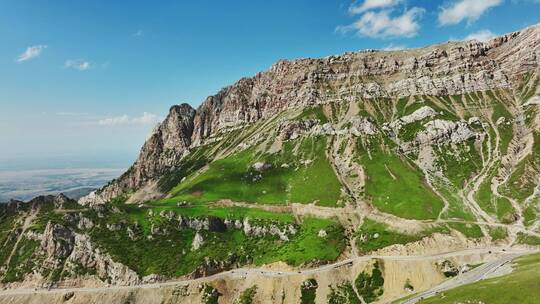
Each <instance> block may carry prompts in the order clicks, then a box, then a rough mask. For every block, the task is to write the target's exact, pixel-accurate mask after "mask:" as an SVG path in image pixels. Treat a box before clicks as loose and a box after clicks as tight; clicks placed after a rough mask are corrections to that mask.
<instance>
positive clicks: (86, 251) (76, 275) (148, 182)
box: [0, 25, 540, 303]
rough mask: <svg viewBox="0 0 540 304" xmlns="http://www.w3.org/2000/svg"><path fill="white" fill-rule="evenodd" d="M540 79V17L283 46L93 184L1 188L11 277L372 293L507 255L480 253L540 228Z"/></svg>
mask: <svg viewBox="0 0 540 304" xmlns="http://www.w3.org/2000/svg"><path fill="white" fill-rule="evenodd" d="M539 83H540V25H535V26H532V27H529V28H526V29H524V30H522V31H519V32H514V33H510V34H507V35H504V36H501V37H498V38H495V39H492V40H490V41H488V42H485V43H484V42H478V41H466V42H449V43H446V44H442V45H434V46H429V47H426V48H420V49H410V50H404V51H391V52H383V51H375V50H368V51H362V52H355V53H346V54H343V55H338V56H329V57H325V58H320V59H299V60H293V61H285V60H283V61H279V62H277V63H276V64H274V65H273V66H272V67H271V68H270V69H269V70H268V71H265V72H261V73H258V74H257V75H255V76H253V77H249V78H242V79H240V80H239V81H238V82H236V83H235V84H233V85H231V86H229V87H226V88H224V89H222V90H221V91H219V92H218V93H217V94H216V95H213V96H210V97H208V98H207V99H206V100H205V101H204V102H203V103H202V104H201V105H200V106H199V107H198V108H197V109H194V108H192V107H191V106H190V105H188V104H181V105H174V106H172V107H171V108H170V111H169V114H168V115H167V117H166V118H165V120H164V121H163V122H162V123H160V124H159V125H158V126H157V127H156V128H155V129H154V131H153V132H152V134H151V135H150V136H149V137H148V139H147V141H146V142H145V144H144V145H143V147H142V149H141V152H140V155H139V157H138V159H137V160H136V161H135V163H134V164H133V165H132V166H131V167H130V168H129V170H128V171H127V172H125V173H124V174H123V175H122V176H121V177H119V178H118V179H116V180H113V181H111V182H110V183H109V184H108V185H106V186H105V187H103V188H102V189H99V190H97V191H95V192H93V193H91V194H89V195H88V196H85V197H83V198H81V199H80V200H79V201H78V203H77V202H75V201H73V200H70V199H68V198H67V197H65V196H62V195H60V196H55V197H54V196H46V197H39V198H36V199H34V200H32V201H30V202H27V203H22V202H12V203H9V204H7V205H5V206H0V207H2V208H1V216H2V221H1V223H2V224H1V225H2V229H0V230H1V233H0V244H2V245H1V247H0V264H1V265H3V266H2V268H0V277H1V278H2V282H3V284H4V286H5V287H6V288H10V289H15V288H22V287H26V286H36V285H41V284H50V283H51V282H56V283H59V284H62V285H61V286H89V285H92V286H98V287H96V288H95V289H94V290H92V291H95V292H90V295H88V294H86V295H85V297H86V298H85V297H83V296H81V294H80V293H79V291H77V290H71V289H67V290H66V291H65V293H64V294H63V297H64V299H67V300H69V301H72V302H80V303H83V301H89V300H88V299H98V297H100V296H102V295H103V293H102V292H103V290H102V289H100V288H101V287H99V286H104V284H111V285H112V286H113V287H111V289H110V290H108V292H107V293H106V295H107V299H106V300H105V299H101V300H103V301H106V302H107V301H108V302H121V301H128V302H129V301H140V302H144V300H143V299H154V300H155V301H157V302H156V303H175V301H184V302H203V303H217V301H218V300H219V301H220V303H231V302H233V301H239V303H251V302H250V301H255V302H257V303H258V302H268V299H272V300H271V301H270V302H279V301H278V299H281V302H283V303H298V302H299V301H300V302H301V303H314V302H316V303H326V302H327V301H328V302H329V303H360V302H361V301H363V302H366V303H369V302H375V301H379V302H389V301H393V300H396V299H398V298H400V297H402V296H407V295H410V294H412V293H413V292H417V291H423V290H427V289H429V288H431V287H433V286H434V285H436V284H438V283H440V282H442V281H443V280H444V279H445V278H446V277H452V276H456V275H459V274H461V273H463V272H466V271H484V269H487V270H489V271H491V270H493V269H489V268H487V267H489V266H490V265H495V264H490V263H488V264H486V265H487V266H485V267H484V268H479V270H474V269H473V268H474V267H476V266H477V264H479V263H483V262H486V261H492V260H493V259H496V258H497V257H502V256H505V255H507V254H514V253H516V254H517V253H519V254H523V253H528V252H532V251H533V250H536V249H538V247H537V246H539V245H540V217H539V216H538V214H539V213H540V187H539V186H538V185H540V112H539V105H540V86H539ZM384 256H386V258H385V257H384ZM388 256H389V257H388ZM327 264H328V265H327ZM325 265H327V266H325ZM227 271H228V272H227ZM210 275H214V276H211V277H209V278H207V279H204V280H194V278H199V277H202V276H205V277H206V276H210ZM173 279H176V280H179V279H182V281H181V282H177V283H174V284H173V283H167V284H164V283H160V282H163V281H167V280H173ZM146 283H148V284H150V283H155V285H152V286H159V287H160V290H158V291H156V290H155V289H156V288H153V289H152V287H141V286H140V285H141V284H146ZM160 284H161V285H160ZM117 285H130V286H134V287H131V288H132V289H121V288H116V287H115V286H117ZM41 296H42V297H43V300H44V301H45V300H50V298H48V294H47V293H44V294H43V295H41ZM0 297H2V294H0ZM32 297H34V298H32ZM35 297H36V296H35V295H28V294H23V295H21V296H20V297H14V298H13V300H14V301H15V303H18V302H17V301H19V302H21V303H22V302H25V301H29V299H31V298H32V299H34V300H35V299H36V298H35ZM83 299H84V300H83ZM241 301H247V302H241Z"/></svg>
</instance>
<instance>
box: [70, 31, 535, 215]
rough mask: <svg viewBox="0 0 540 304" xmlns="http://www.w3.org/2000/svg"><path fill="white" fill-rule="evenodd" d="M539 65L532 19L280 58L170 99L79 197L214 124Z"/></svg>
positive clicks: (189, 143) (136, 173)
mask: <svg viewBox="0 0 540 304" xmlns="http://www.w3.org/2000/svg"><path fill="white" fill-rule="evenodd" d="M539 66H540V25H535V26H532V27H529V28H527V29H524V30H523V31H520V32H514V33H510V34H507V35H504V36H501V37H498V38H495V39H492V40H491V41H488V42H485V43H483V42H478V41H467V42H449V43H445V44H441V45H435V46H430V47H426V48H421V49H411V50H404V51H395V52H382V51H362V52H355V53H345V54H343V55H339V56H329V57H325V58H320V59H299V60H293V61H287V60H281V61H279V62H277V63H276V64H274V65H273V66H272V67H271V68H270V69H269V70H268V71H265V72H261V73H258V74H257V75H255V76H253V77H250V78H242V79H240V80H239V81H238V82H236V83H235V84H233V85H231V86H229V87H226V88H224V89H222V90H221V91H220V92H218V93H217V94H216V95H213V96H210V97H208V98H207V99H206V100H205V101H204V102H203V103H202V104H201V105H200V106H199V108H198V109H197V110H194V109H193V108H191V107H190V106H189V105H187V104H182V105H179V106H173V107H172V108H171V111H170V113H169V115H168V116H167V118H166V119H165V120H164V121H163V123H161V124H160V125H159V126H158V127H157V128H156V130H155V131H154V132H153V133H152V135H151V136H150V137H149V139H148V140H147V142H146V143H145V144H144V146H143V147H142V149H141V153H140V156H139V158H138V159H137V161H136V162H135V163H134V164H133V166H132V167H131V168H130V169H129V170H128V171H127V172H126V173H125V174H124V175H122V176H121V177H120V178H119V179H117V180H115V181H113V182H111V183H110V184H109V185H107V186H106V187H105V188H104V189H102V190H100V191H99V192H98V194H97V195H96V194H92V195H91V196H89V197H85V198H82V199H81V201H80V202H81V203H83V204H91V203H99V202H101V203H103V202H105V201H107V200H110V199H111V198H113V197H115V196H116V195H118V194H120V193H123V192H127V191H133V190H136V189H139V188H141V187H142V186H144V185H146V184H148V182H149V181H152V180H155V179H157V178H158V177H159V176H160V175H162V174H163V173H164V172H167V171H168V170H170V168H172V167H173V166H174V165H175V164H177V163H178V162H179V161H180V159H181V158H182V156H184V155H185V154H187V153H189V150H190V148H192V147H194V146H197V145H200V144H202V143H204V141H205V139H206V138H208V137H209V136H211V135H212V134H214V133H216V132H218V131H219V130H222V129H225V128H228V127H234V126H238V125H241V124H245V123H252V122H255V121H257V120H259V119H261V118H268V117H271V116H273V115H275V114H277V113H279V112H281V111H283V110H285V109H289V108H294V107H305V106H309V105H312V104H321V103H327V102H332V101H337V100H352V99H358V98H364V99H367V98H381V97H387V98H392V97H404V96H412V95H435V96H441V95H456V94H463V93H467V92H474V91H483V90H489V89H494V88H510V87H512V86H513V85H514V79H516V76H518V75H521V74H523V73H525V72H526V71H529V70H532V69H536V68H538V67H539Z"/></svg>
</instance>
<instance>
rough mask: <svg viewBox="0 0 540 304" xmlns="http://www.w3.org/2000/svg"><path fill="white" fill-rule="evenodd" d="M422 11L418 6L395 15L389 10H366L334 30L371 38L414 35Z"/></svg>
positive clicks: (418, 26)
mask: <svg viewBox="0 0 540 304" xmlns="http://www.w3.org/2000/svg"><path fill="white" fill-rule="evenodd" d="M424 13H425V10H424V9H423V8H420V7H413V8H411V9H407V10H405V11H404V12H403V13H402V14H401V15H397V16H393V15H392V11H391V10H382V11H380V12H374V11H368V12H366V13H364V14H363V15H362V16H361V17H360V19H359V20H357V21H356V22H355V23H353V24H351V25H347V26H339V27H337V29H336V30H337V31H338V32H342V33H347V32H351V31H353V32H356V34H358V35H360V36H366V37H371V38H396V37H414V36H416V34H418V31H419V30H420V24H419V20H420V19H421V18H422V16H423V15H424Z"/></svg>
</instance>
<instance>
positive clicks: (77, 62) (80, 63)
mask: <svg viewBox="0 0 540 304" xmlns="http://www.w3.org/2000/svg"><path fill="white" fill-rule="evenodd" d="M64 67H65V68H68V69H75V70H79V71H86V70H89V69H91V68H92V67H93V65H92V63H90V62H89V61H86V60H84V59H68V60H66V62H64Z"/></svg>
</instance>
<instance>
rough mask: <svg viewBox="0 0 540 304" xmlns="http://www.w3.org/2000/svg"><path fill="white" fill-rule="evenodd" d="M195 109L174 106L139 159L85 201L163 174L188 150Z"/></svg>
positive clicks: (106, 196)
mask: <svg viewBox="0 0 540 304" xmlns="http://www.w3.org/2000/svg"><path fill="white" fill-rule="evenodd" d="M194 118H195V110H194V109H193V108H192V107H191V106H190V105H188V104H185V103H184V104H181V105H175V106H172V107H171V109H170V111H169V114H168V115H167V117H166V118H165V120H164V121H163V122H162V123H160V124H159V125H157V126H156V127H155V128H154V130H153V131H152V133H151V134H150V136H149V137H148V139H147V140H146V142H145V144H144V145H143V147H142V148H141V152H140V154H139V157H138V159H137V161H136V162H135V163H134V164H133V165H132V166H131V168H129V170H128V171H127V172H126V173H124V174H123V175H122V176H121V177H119V178H118V179H117V180H114V181H112V182H111V183H110V184H109V185H107V186H106V187H105V188H104V189H102V191H98V194H97V195H96V194H95V193H92V194H90V195H89V196H86V197H83V198H81V200H80V202H81V203H83V204H95V203H102V202H105V201H107V200H110V199H111V198H114V197H115V196H117V195H119V194H121V193H123V192H125V191H128V190H132V189H137V188H139V187H141V186H143V185H144V184H145V183H146V182H147V181H149V180H151V179H153V178H156V177H159V176H160V175H161V174H163V173H164V172H166V170H167V169H168V168H170V167H171V166H173V165H174V164H175V163H176V162H177V161H178V160H179V159H181V158H182V156H183V155H184V154H185V153H187V152H188V150H189V147H190V145H191V136H192V134H193V130H194V126H193V121H194Z"/></svg>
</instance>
